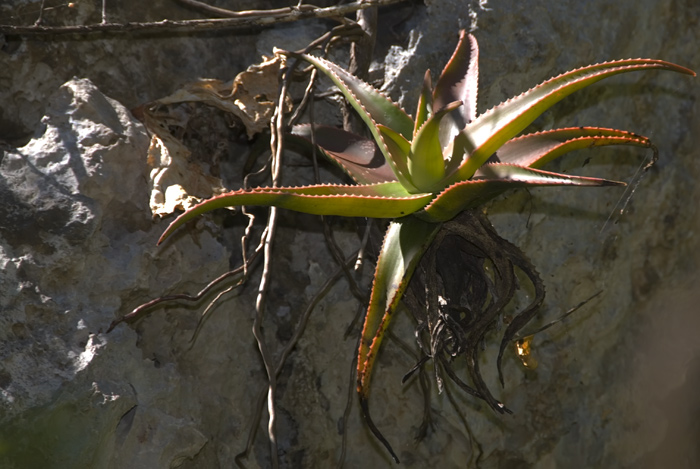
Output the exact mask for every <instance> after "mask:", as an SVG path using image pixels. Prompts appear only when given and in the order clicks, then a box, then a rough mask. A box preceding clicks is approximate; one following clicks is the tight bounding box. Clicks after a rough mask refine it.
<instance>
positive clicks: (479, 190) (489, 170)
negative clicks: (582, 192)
mask: <svg viewBox="0 0 700 469" xmlns="http://www.w3.org/2000/svg"><path fill="white" fill-rule="evenodd" d="M481 177H482V179H469V180H467V181H461V182H458V183H456V184H453V185H452V186H450V187H448V188H447V189H445V190H444V191H443V192H442V193H441V194H439V195H438V196H437V197H435V199H433V200H432V202H430V204H428V205H427V206H426V207H425V209H424V210H423V211H421V212H419V213H416V216H417V217H420V218H421V219H424V220H426V221H432V222H443V221H447V220H450V219H452V218H453V217H455V216H456V215H457V214H458V213H459V212H461V211H463V210H466V209H469V208H474V207H477V206H479V205H482V204H483V203H485V202H487V201H489V200H491V199H493V198H494V197H496V196H498V195H500V194H502V193H503V192H504V191H506V190H508V189H513V188H517V187H527V186H613V185H622V186H624V185H625V183H624V182H618V181H610V180H607V179H598V178H586V177H579V176H568V175H566V174H559V173H552V172H549V171H542V170H539V169H529V168H523V167H521V166H515V165H510V164H500V163H497V164H488V165H485V166H483V167H482V168H481Z"/></svg>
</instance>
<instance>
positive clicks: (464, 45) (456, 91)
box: [433, 30, 479, 145]
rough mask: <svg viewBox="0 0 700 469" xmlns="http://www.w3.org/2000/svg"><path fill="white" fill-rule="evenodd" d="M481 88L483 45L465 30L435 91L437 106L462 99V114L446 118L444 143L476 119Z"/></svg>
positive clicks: (434, 100)
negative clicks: (480, 48)
mask: <svg viewBox="0 0 700 469" xmlns="http://www.w3.org/2000/svg"><path fill="white" fill-rule="evenodd" d="M478 88H479V45H478V44H477V42H476V38H475V37H474V36H472V35H471V34H467V33H466V32H465V31H464V30H462V31H460V32H459V42H458V43H457V47H456V48H455V51H454V53H453V54H452V57H451V58H450V60H449V62H447V65H446V66H445V69H444V70H443V71H442V74H441V75H440V78H439V79H438V82H437V84H436V85H435V92H434V94H433V106H434V109H435V110H440V109H442V108H443V107H444V106H446V105H447V104H449V103H451V102H454V101H461V102H462V103H463V107H462V108H461V109H460V111H459V113H454V114H452V115H450V118H449V119H445V121H443V131H442V132H441V137H442V138H443V139H444V140H443V142H445V143H443V145H446V142H447V141H448V140H451V139H452V138H454V136H455V135H457V133H458V132H459V131H460V130H462V129H463V128H464V126H465V125H466V124H467V123H469V122H471V121H473V120H474V119H476V98H477V92H478Z"/></svg>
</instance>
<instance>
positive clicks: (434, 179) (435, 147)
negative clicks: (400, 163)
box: [408, 101, 462, 192]
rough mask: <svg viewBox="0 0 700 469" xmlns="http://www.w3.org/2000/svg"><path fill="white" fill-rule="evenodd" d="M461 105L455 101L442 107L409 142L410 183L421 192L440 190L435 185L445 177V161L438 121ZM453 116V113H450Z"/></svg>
mask: <svg viewBox="0 0 700 469" xmlns="http://www.w3.org/2000/svg"><path fill="white" fill-rule="evenodd" d="M461 105H462V103H461V102H459V101H457V102H454V103H450V104H448V105H447V106H444V107H443V108H442V109H441V110H440V111H438V112H436V113H435V114H433V115H432V116H430V118H429V119H428V120H427V121H426V123H425V124H424V125H423V127H421V129H420V130H419V131H418V133H417V134H416V137H415V138H414V139H413V142H411V153H410V157H409V159H408V172H409V174H410V175H411V181H412V182H413V184H414V185H415V186H416V187H417V188H418V190H419V191H421V192H433V191H435V190H438V189H441V187H437V186H436V185H437V184H438V183H439V182H440V181H441V180H442V178H443V177H444V176H445V159H444V158H443V156H442V146H441V145H440V136H439V132H440V121H442V120H443V118H449V117H448V116H449V115H450V113H452V111H454V110H455V109H457V108H458V107H460V106H461ZM452 114H454V113H452Z"/></svg>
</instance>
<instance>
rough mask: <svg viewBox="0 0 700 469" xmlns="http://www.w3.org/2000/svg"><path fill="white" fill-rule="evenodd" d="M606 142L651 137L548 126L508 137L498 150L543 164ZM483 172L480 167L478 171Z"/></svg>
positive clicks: (504, 156)
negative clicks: (552, 128) (541, 129)
mask: <svg viewBox="0 0 700 469" xmlns="http://www.w3.org/2000/svg"><path fill="white" fill-rule="evenodd" d="M604 145H635V146H640V147H645V148H649V147H651V142H650V141H649V139H648V138H646V137H643V136H641V135H636V134H633V133H631V132H626V131H624V130H617V129H604V128H601V127H572V128H566V129H556V130H547V131H544V132H537V133H534V134H528V135H524V136H522V137H518V138H514V139H512V140H509V141H507V142H506V143H505V144H504V145H503V146H502V147H501V148H500V149H499V150H498V152H497V153H496V154H497V155H498V159H499V161H500V162H501V163H510V164H515V165H518V166H527V167H530V168H541V167H542V166H544V165H545V164H547V163H548V162H550V161H552V160H554V159H556V158H558V157H560V156H562V155H563V154H565V153H568V152H570V151H573V150H578V149H581V148H588V147H597V146H604ZM478 175H479V171H477V172H476V174H475V175H474V176H475V177H476V176H478Z"/></svg>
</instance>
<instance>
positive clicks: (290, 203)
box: [158, 182, 433, 244]
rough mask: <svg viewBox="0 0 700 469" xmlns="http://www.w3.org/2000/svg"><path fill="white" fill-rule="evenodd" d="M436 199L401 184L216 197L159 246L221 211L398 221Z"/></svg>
mask: <svg viewBox="0 0 700 469" xmlns="http://www.w3.org/2000/svg"><path fill="white" fill-rule="evenodd" d="M432 197H433V195H432V194H408V193H407V192H406V190H405V189H404V188H403V186H402V185H401V184H400V183H398V182H386V183H381V184H373V185H363V186H342V185H318V186H305V187H259V188H255V189H250V190H238V191H234V192H229V193H226V194H222V195H219V196H216V197H212V198H211V199H208V200H205V201H204V202H202V203H201V204H198V205H196V206H194V207H192V208H191V209H190V210H188V211H186V212H185V213H183V214H182V215H180V216H179V217H177V219H175V221H173V222H172V223H171V224H170V226H168V228H167V229H166V230H165V232H164V233H163V235H162V236H161V237H160V240H158V243H159V244H160V243H161V242H163V240H164V239H165V238H167V237H168V236H170V234H172V232H173V231H175V230H176V229H177V228H178V227H179V226H181V225H182V224H184V223H186V222H187V221H189V220H191V219H192V218H194V217H197V216H199V215H201V214H203V213H206V212H209V211H212V210H215V209H217V208H226V207H237V206H241V205H262V206H268V207H269V206H275V207H280V208H286V209H289V210H295V211H297V212H303V213H310V214H313V215H339V216H344V217H371V218H396V217H402V216H405V215H409V214H411V213H413V212H416V211H417V210H420V209H421V208H423V207H424V206H425V204H427V203H428V202H429V201H430V199H432Z"/></svg>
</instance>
